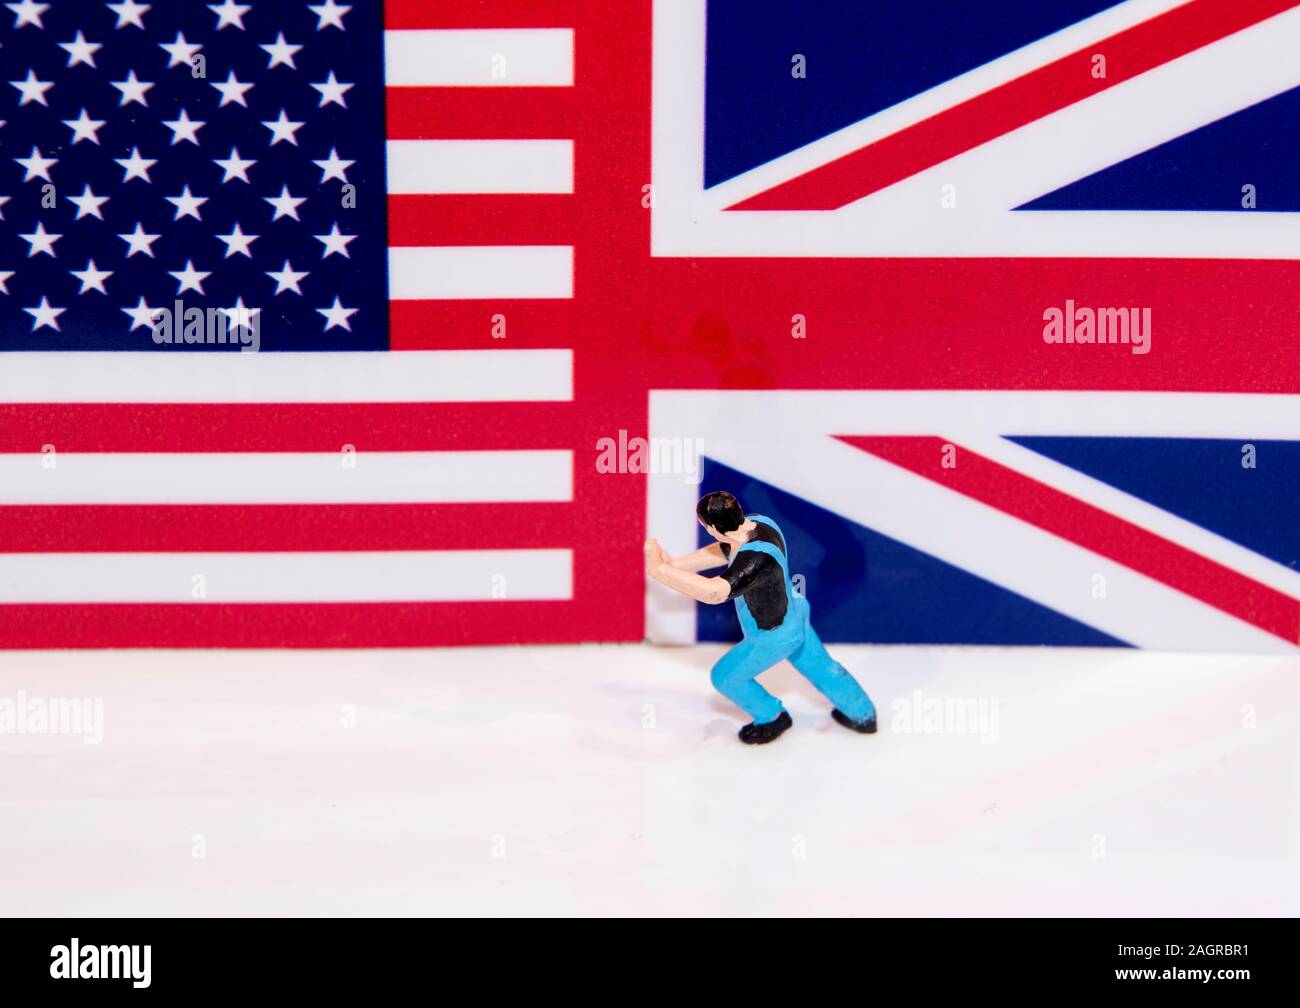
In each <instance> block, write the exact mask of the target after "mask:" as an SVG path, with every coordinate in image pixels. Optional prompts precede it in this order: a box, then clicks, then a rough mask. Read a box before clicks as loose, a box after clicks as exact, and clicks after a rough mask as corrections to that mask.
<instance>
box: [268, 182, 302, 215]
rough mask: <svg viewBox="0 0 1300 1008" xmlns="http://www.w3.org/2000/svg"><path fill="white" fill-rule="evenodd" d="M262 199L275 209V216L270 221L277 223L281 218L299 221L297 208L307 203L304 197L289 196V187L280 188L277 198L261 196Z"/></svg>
mask: <svg viewBox="0 0 1300 1008" xmlns="http://www.w3.org/2000/svg"><path fill="white" fill-rule="evenodd" d="M262 199H264V200H266V202H268V203H270V204H271V206H273V207H275V216H274V217H272V218H271V220H272V221H278V220H279V219H280V218H281V217H292V218H293V219H294V220H300V219H301V218H299V216H298V207H300V206H302V204H304V203H306V202H307V197H306V196H291V195H289V187H288V186H286V185H282V186H280V195H279V196H263V197H262Z"/></svg>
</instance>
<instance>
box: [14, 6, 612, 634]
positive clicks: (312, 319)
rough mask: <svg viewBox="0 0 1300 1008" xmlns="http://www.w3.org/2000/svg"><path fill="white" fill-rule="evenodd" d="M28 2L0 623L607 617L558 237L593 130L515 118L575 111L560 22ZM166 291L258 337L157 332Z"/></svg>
mask: <svg viewBox="0 0 1300 1008" xmlns="http://www.w3.org/2000/svg"><path fill="white" fill-rule="evenodd" d="M5 7H6V8H7V9H4V10H2V11H0V14H2V15H3V18H4V20H5V22H7V23H3V24H0V81H4V82H12V83H11V84H10V83H6V84H5V85H4V86H5V90H6V92H7V94H6V95H5V96H4V98H3V99H0V101H2V102H3V105H0V118H3V119H4V120H5V122H4V125H3V127H2V128H0V159H2V160H0V201H2V203H0V212H2V213H3V214H4V220H3V232H0V280H2V281H3V283H0V349H3V350H4V351H8V352H6V353H5V354H4V356H3V358H2V359H0V404H2V405H0V453H3V454H0V554H2V556H0V642H2V643H5V644H10V645H16V646H30V645H39V644H55V645H113V644H144V645H165V644H174V645H191V644H218V645H257V644H263V645H265V644H271V645H295V644H298V645H314V644H330V643H336V644H364V643H385V644H402V643H453V642H463V641H480V640H515V639H582V638H584V637H589V636H593V635H598V634H599V624H598V623H597V622H594V621H592V620H590V619H589V620H587V621H585V622H584V621H582V620H579V619H575V617H574V608H575V607H574V602H573V598H572V596H573V567H574V546H575V544H576V543H577V541H578V539H579V538H580V531H581V530H580V527H579V524H578V522H577V520H576V518H577V510H576V508H575V503H574V478H573V468H574V465H573V454H574V436H573V427H574V425H573V421H572V412H571V411H572V400H573V388H574V363H573V352H572V341H573V338H574V333H573V332H572V330H571V329H570V328H569V327H568V326H567V325H565V324H563V323H562V322H561V321H560V319H561V315H559V314H556V313H552V312H550V310H549V308H548V305H549V304H550V303H551V302H552V301H557V302H558V301H563V300H566V299H568V298H569V297H570V296H571V293H572V287H573V268H572V247H571V243H570V242H568V241H562V240H553V241H552V240H538V238H537V237H536V234H540V233H541V232H542V231H544V230H545V228H546V224H545V221H543V220H540V219H538V217H537V213H538V211H539V210H541V211H547V210H553V209H554V208H563V201H564V200H569V199H571V198H572V197H571V196H570V195H569V194H571V193H572V192H573V182H572V177H573V140H572V138H570V137H567V136H566V135H565V134H564V132H563V131H562V130H561V131H559V132H557V133H555V134H554V135H551V134H550V133H548V132H546V131H545V129H542V134H543V135H542V136H540V137H537V138H534V137H532V136H529V137H527V138H520V137H518V136H517V135H516V134H515V133H513V132H512V131H510V130H509V129H503V128H499V127H500V125H502V124H497V125H496V126H494V123H493V122H492V114H493V112H494V111H496V112H498V113H499V112H500V110H501V109H502V107H503V106H502V98H503V97H506V98H507V100H511V99H512V98H513V96H528V95H533V94H537V95H540V96H541V97H540V98H530V97H521V98H520V105H521V107H523V108H524V109H527V108H529V107H530V103H531V107H536V108H538V109H543V108H546V107H550V108H559V107H561V106H562V105H563V104H564V103H565V102H566V100H567V99H566V98H564V93H565V92H568V91H572V81H573V59H574V56H573V31H572V27H571V26H569V25H567V24H565V23H564V20H563V14H564V12H563V11H560V12H559V13H560V15H561V18H560V21H559V22H558V23H556V22H554V21H553V20H547V19H546V18H545V17H544V19H543V21H542V22H541V25H542V27H541V28H540V29H538V28H537V27H536V25H535V24H534V22H533V19H532V16H531V15H530V16H529V17H526V18H525V22H526V24H527V26H528V27H526V28H524V29H522V30H521V29H519V28H513V29H512V28H511V27H509V25H508V24H506V25H505V26H503V25H502V24H501V22H500V19H499V17H498V15H500V14H502V13H504V14H505V15H506V17H507V21H508V19H509V14H510V11H509V9H508V7H509V5H505V6H504V7H502V5H490V4H442V3H439V4H423V3H405V4H402V3H398V4H389V5H388V9H387V17H388V21H387V24H385V10H384V8H383V7H382V6H381V5H380V4H379V3H375V2H369V0H362V2H356V3H352V4H341V3H338V2H336V0H324V2H321V3H307V2H301V3H299V2H287V0H286V2H276V3H270V2H253V3H235V2H232V0H224V2H222V3H200V2H182V3H153V4H146V3H139V2H133V0H126V2H122V3H100V2H94V3H91V2H72V0H63V2H58V0H56V2H53V3H37V2H26V0H24V2H22V3H10V4H7V5H5ZM543 8H544V5H534V12H533V13H534V14H535V13H536V11H539V10H542V9H543ZM543 13H544V11H543ZM479 106H481V108H480V107H479ZM516 118H517V119H518V118H519V117H518V116H516ZM525 118H526V116H525ZM552 121H554V120H553V119H552ZM537 128H541V120H540V119H539V120H538V122H537ZM533 131H535V130H534V129H532V128H530V132H533ZM521 200H522V201H525V204H526V205H524V206H521V205H519V204H518V203H517V202H516V201H521ZM534 201H535V202H534ZM564 212H566V213H567V208H564ZM494 214H507V215H508V217H509V220H508V221H505V222H503V221H500V220H497V219H495V218H494V216H493V215H494ZM552 216H554V214H553V213H552ZM390 219H391V225H390ZM503 224H504V225H505V226H503ZM510 225H513V227H514V233H511V231H510ZM524 226H529V227H533V228H535V229H536V233H535V234H532V235H529V236H527V237H521V235H520V234H519V233H518V232H519V230H520V229H521V227H524ZM173 306H175V308H176V309H179V310H181V311H189V310H190V309H198V310H199V311H200V312H202V313H203V314H204V316H205V317H207V315H208V313H215V314H216V315H217V316H218V317H221V318H228V319H230V323H231V324H232V325H234V324H238V323H242V324H243V326H244V327H245V328H246V329H247V332H245V333H239V334H238V336H239V339H236V338H235V336H236V334H235V333H232V334H231V340H230V342H228V343H221V344H212V343H203V344H198V345H195V344H193V343H183V342H182V341H181V335H182V326H181V322H180V318H181V317H182V316H180V315H178V316H177V318H178V321H177V325H176V330H175V333H176V338H175V341H174V342H171V343H160V342H158V339H159V332H161V330H159V329H158V328H157V325H158V323H159V322H160V321H161V320H162V319H163V318H164V317H165V316H164V315H163V314H159V309H164V310H167V311H170V310H172V309H173ZM548 319H551V320H553V322H551V323H548V322H547V320H548ZM168 321H169V322H170V320H168ZM197 331H198V330H196V332H197ZM254 331H255V332H256V334H257V343H256V344H255V345H254V344H253V343H252V337H251V335H249V334H250V333H252V332H254ZM252 351H256V352H252ZM390 351H392V352H390ZM623 623H624V625H626V623H627V621H626V620H624V621H623ZM624 632H625V631H621V630H619V629H618V628H617V627H616V628H614V629H613V630H611V631H608V633H609V635H613V636H617V635H619V634H621V633H624Z"/></svg>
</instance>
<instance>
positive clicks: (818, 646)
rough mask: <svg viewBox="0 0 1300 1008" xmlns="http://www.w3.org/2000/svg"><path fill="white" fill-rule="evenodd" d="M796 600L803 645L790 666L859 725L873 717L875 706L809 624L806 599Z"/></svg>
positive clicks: (791, 656)
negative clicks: (799, 603)
mask: <svg viewBox="0 0 1300 1008" xmlns="http://www.w3.org/2000/svg"><path fill="white" fill-rule="evenodd" d="M799 601H800V602H802V603H803V604H802V605H801V606H800V607H799V608H800V611H801V618H802V619H803V643H802V644H800V645H799V648H798V649H797V650H796V651H795V652H794V653H793V654H792V655H790V664H791V665H793V666H794V667H795V668H796V669H798V670H799V672H800V674H802V675H803V677H804V678H805V679H807V680H808V681H809V682H810V683H812V684H813V686H815V687H816V688H817V692H819V693H820V694H821V695H822V696H824V697H825V698H826V699H827V700H829V701H830V702H831V703H833V704H834V705H835V707H836V708H837V709H838V710H839V711H840V712H841V713H843V714H844V715H845V716H846V717H847V718H849V720H851V721H854V722H856V723H859V724H862V723H865V722H867V721H868V720H870V719H872V718H874V717H875V716H876V706H875V704H873V703H872V702H871V697H869V696H867V692H866V690H864V689H863V688H862V687H861V686H859V685H858V681H857V680H856V679H854V678H853V676H852V674H851V673H850V672H849V670H848V669H846V668H845V667H844V666H843V665H841V664H840V663H839V662H837V661H836V660H835V659H834V658H832V657H831V656H830V654H829V653H827V651H826V647H825V645H823V644H822V642H821V638H820V637H818V636H817V631H816V630H814V629H813V628H812V624H811V623H810V622H809V621H808V612H809V610H808V602H807V600H806V599H800V600H799Z"/></svg>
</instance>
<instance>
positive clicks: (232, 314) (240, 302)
mask: <svg viewBox="0 0 1300 1008" xmlns="http://www.w3.org/2000/svg"><path fill="white" fill-rule="evenodd" d="M217 311H219V312H221V314H222V315H224V316H226V328H227V329H228V330H231V331H234V330H236V329H252V328H253V316H255V315H260V314H261V313H262V309H261V308H248V307H246V306H245V305H244V298H243V296H242V295H241V296H240V297H238V298H236V299H235V306H234V307H233V308H218V309H217Z"/></svg>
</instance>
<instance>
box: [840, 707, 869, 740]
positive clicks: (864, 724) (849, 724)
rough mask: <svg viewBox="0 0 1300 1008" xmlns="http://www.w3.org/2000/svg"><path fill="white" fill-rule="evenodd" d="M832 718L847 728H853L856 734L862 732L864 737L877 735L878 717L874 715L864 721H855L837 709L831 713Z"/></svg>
mask: <svg viewBox="0 0 1300 1008" xmlns="http://www.w3.org/2000/svg"><path fill="white" fill-rule="evenodd" d="M831 717H833V718H834V719H835V720H836V721H838V722H839V723H840V724H842V725H843V726H844V727H845V728H852V729H853V730H854V731H855V732H862V734H863V735H874V734H875V733H876V715H874V714H872V715H871V717H869V718H867V719H866V720H864V721H854V720H853V719H852V718H851V717H849V716H848V715H847V714H845V713H844V712H843V711H842V710H840V709H839V708H838V707H837V708H835V710H833V711H831Z"/></svg>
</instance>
